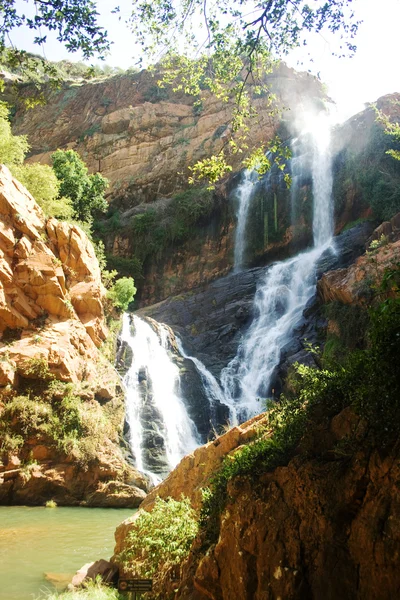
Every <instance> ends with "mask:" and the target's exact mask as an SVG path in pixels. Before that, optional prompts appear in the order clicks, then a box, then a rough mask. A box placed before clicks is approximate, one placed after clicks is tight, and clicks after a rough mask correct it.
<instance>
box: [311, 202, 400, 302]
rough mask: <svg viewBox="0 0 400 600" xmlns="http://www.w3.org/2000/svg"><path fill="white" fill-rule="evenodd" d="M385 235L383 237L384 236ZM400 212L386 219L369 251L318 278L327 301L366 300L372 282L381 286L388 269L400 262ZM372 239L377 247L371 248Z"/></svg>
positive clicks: (321, 294) (323, 297) (324, 298)
mask: <svg viewBox="0 0 400 600" xmlns="http://www.w3.org/2000/svg"><path fill="white" fill-rule="evenodd" d="M382 236H383V237H382ZM399 238H400V214H398V215H395V216H394V217H393V218H392V219H391V221H387V222H385V223H382V224H381V225H380V226H379V227H378V228H377V229H375V231H374V233H373V234H372V236H371V238H370V240H369V242H368V244H367V246H368V248H369V250H367V252H366V254H364V255H363V256H360V258H358V259H357V260H356V262H355V263H354V264H352V265H351V266H350V267H348V268H347V269H337V270H336V271H328V273H325V274H324V275H323V276H322V277H321V279H320V280H319V282H318V293H319V295H320V297H321V298H322V300H323V301H324V302H325V303H328V302H335V301H337V302H341V303H343V304H365V303H366V302H367V301H369V300H370V298H369V297H368V298H366V297H365V292H366V291H368V292H370V290H371V282H374V286H375V289H377V288H378V287H379V284H380V283H381V281H382V277H383V274H384V272H385V270H386V269H393V268H395V267H396V265H398V264H399V262H400V239H399ZM372 242H375V246H376V247H374V246H373V247H372V248H370V245H371V243H372Z"/></svg>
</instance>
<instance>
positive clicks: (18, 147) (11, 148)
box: [0, 102, 29, 167]
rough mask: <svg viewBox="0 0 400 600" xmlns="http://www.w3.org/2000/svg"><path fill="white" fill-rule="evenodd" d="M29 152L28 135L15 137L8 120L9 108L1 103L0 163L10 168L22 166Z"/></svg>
mask: <svg viewBox="0 0 400 600" xmlns="http://www.w3.org/2000/svg"><path fill="white" fill-rule="evenodd" d="M28 150H29V144H28V140H27V137H26V135H13V134H12V131H11V125H10V122H9V120H8V107H7V105H6V104H5V103H4V102H0V163H3V164H5V165H7V166H8V167H10V166H11V165H22V163H23V162H24V158H25V154H26V153H27V152H28Z"/></svg>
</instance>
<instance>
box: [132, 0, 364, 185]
mask: <svg viewBox="0 0 400 600" xmlns="http://www.w3.org/2000/svg"><path fill="white" fill-rule="evenodd" d="M358 24H359V23H358V22H357V21H356V19H355V16H354V13H353V10H352V2H351V0H328V1H326V2H313V3H307V2H305V1H304V0H289V1H287V0H261V1H259V2H257V3H255V4H253V3H250V2H246V1H245V0H242V1H241V2H235V1H233V0H217V2H215V3H212V4H211V3H210V2H207V0H183V1H181V2H176V1H174V0H154V1H152V2H149V1H148V0H134V3H133V12H132V15H131V19H130V25H131V28H132V31H133V32H134V33H135V36H136V39H137V40H139V42H140V43H141V45H142V48H143V54H144V56H146V57H147V58H148V57H149V56H151V57H152V58H153V60H154V61H155V62H159V63H160V64H161V68H162V71H163V75H162V79H161V80H160V81H159V85H160V87H163V86H165V85H166V84H169V85H172V86H173V89H174V90H175V91H179V90H181V91H183V92H185V93H187V94H192V95H193V96H194V97H195V106H196V105H199V106H201V104H202V99H203V98H204V94H205V92H206V91H208V92H211V93H212V94H214V95H215V96H216V97H217V98H218V99H219V100H220V101H222V102H231V104H232V106H233V108H232V118H231V122H230V124H229V129H228V135H226V139H225V140H224V142H223V146H222V148H221V150H220V152H219V153H218V154H216V155H215V156H212V157H211V158H210V159H206V160H203V161H199V162H198V163H197V164H195V165H194V166H193V167H192V172H193V176H192V178H191V180H190V181H191V182H194V181H198V180H201V179H206V180H208V181H209V182H210V183H211V184H213V183H215V181H217V180H218V179H219V178H220V177H221V176H223V175H225V174H226V173H227V172H228V171H229V170H230V169H229V166H230V163H231V162H232V161H231V159H230V156H231V155H234V154H238V153H240V154H242V153H244V154H248V141H247V137H248V129H249V128H248V122H249V120H250V119H252V118H254V117H256V115H257V111H256V108H255V105H254V99H255V98H256V97H257V95H262V96H263V97H265V102H267V103H269V105H270V107H271V112H273V111H274V110H276V109H275V108H274V106H273V101H274V98H273V95H272V94H271V92H270V90H269V88H268V85H267V80H266V75H267V74H268V73H270V72H271V71H272V69H273V67H274V65H275V64H276V61H277V58H280V57H282V56H285V55H286V54H287V53H288V52H289V50H291V49H292V48H294V47H296V46H299V45H301V44H306V43H307V36H308V34H309V33H311V32H314V33H315V32H316V33H320V32H322V31H329V32H331V33H334V34H335V35H336V38H338V39H339V44H338V48H337V51H336V54H337V55H338V56H343V55H344V54H346V53H353V52H354V51H355V49H356V48H355V45H354V43H353V41H354V37H355V35H356V32H357V28H358ZM259 159H260V153H259V151H256V154H255V155H253V154H250V155H249V156H247V157H246V160H247V162H249V163H250V164H257V163H259V162H260V160H259ZM262 162H263V167H265V166H266V163H265V161H262ZM243 166H246V161H245V162H244V163H243Z"/></svg>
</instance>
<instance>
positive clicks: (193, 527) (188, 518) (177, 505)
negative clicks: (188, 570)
mask: <svg viewBox="0 0 400 600" xmlns="http://www.w3.org/2000/svg"><path fill="white" fill-rule="evenodd" d="M197 531H198V524H197V520H196V513H195V512H194V510H193V509H192V507H191V506H190V501H189V500H188V499H187V498H184V497H183V496H182V499H181V501H179V502H178V501H177V500H173V499H172V498H168V499H167V500H162V499H161V498H157V499H156V501H155V504H154V508H153V510H152V511H151V512H146V511H141V512H140V514H139V516H138V517H137V518H136V519H135V522H134V528H133V529H132V530H131V531H130V532H129V533H128V535H127V538H126V543H127V545H128V547H127V549H126V550H124V552H122V553H121V554H120V555H119V559H120V560H121V561H122V562H123V563H124V566H125V568H127V569H129V570H130V571H133V572H134V573H135V574H136V576H137V577H151V576H152V575H154V573H156V571H157V570H158V568H159V567H161V566H163V567H164V566H165V565H166V564H168V565H174V564H178V563H180V562H181V561H182V559H183V558H185V557H186V556H187V555H188V553H189V550H190V547H191V545H192V542H193V540H194V538H195V537H196V534H197Z"/></svg>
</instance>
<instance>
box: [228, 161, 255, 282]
mask: <svg viewBox="0 0 400 600" xmlns="http://www.w3.org/2000/svg"><path fill="white" fill-rule="evenodd" d="M257 181H258V175H257V173H256V172H255V171H249V170H248V169H246V171H245V172H244V175H243V179H242V181H241V183H240V185H239V187H238V188H237V191H236V197H237V201H238V204H237V211H236V218H237V224H236V231H235V250H234V262H233V268H234V271H235V272H238V271H241V269H242V268H243V266H244V256H245V252H246V225H247V217H248V214H249V208H250V203H251V199H252V197H253V194H254V189H255V184H256V182H257Z"/></svg>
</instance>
